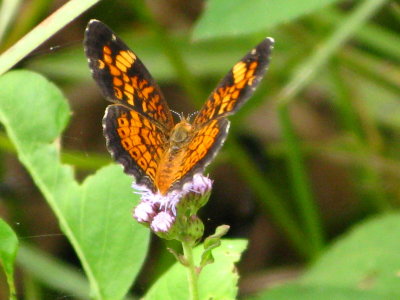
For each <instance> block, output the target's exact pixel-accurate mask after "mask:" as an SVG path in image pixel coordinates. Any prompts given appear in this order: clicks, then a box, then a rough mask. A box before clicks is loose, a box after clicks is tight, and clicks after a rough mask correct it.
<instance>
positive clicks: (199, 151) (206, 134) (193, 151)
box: [172, 118, 230, 189]
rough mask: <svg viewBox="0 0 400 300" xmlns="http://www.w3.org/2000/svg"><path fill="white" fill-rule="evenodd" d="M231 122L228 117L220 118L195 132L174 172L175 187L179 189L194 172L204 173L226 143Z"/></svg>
mask: <svg viewBox="0 0 400 300" xmlns="http://www.w3.org/2000/svg"><path fill="white" fill-rule="evenodd" d="M229 124H230V122H229V121H228V119H226V118H218V119H214V120H211V121H210V122H208V123H207V124H205V125H204V126H202V127H201V128H200V129H198V130H196V131H195V132H194V135H193V137H192V139H191V140H190V142H189V143H188V144H187V145H186V148H185V152H184V155H183V157H182V163H181V165H180V166H179V168H178V169H177V170H176V171H175V172H174V178H173V182H174V184H173V186H172V188H173V189H174V188H177V189H179V188H180V187H181V186H182V185H183V184H184V183H185V182H186V181H188V180H190V179H191V178H192V176H193V175H194V174H196V173H203V171H204V169H205V167H206V166H207V165H208V164H209V163H210V162H211V161H212V160H213V158H214V157H215V155H217V153H218V151H219V149H220V148H221V147H222V145H223V144H224V141H225V139H226V136H227V134H228V130H229Z"/></svg>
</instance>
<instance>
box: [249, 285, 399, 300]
mask: <svg viewBox="0 0 400 300" xmlns="http://www.w3.org/2000/svg"><path fill="white" fill-rule="evenodd" d="M251 299H252V300H287V299H296V300H317V299H325V300H390V299H392V298H387V297H385V295H383V294H379V293H375V292H371V291H363V290H359V289H353V288H345V287H334V286H318V285H315V286H314V285H310V286H309V285H301V284H290V285H286V286H282V287H278V288H274V289H272V290H271V291H267V292H266V293H264V294H262V295H260V296H258V297H254V298H251Z"/></svg>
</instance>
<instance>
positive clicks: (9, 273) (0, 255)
mask: <svg viewBox="0 0 400 300" xmlns="http://www.w3.org/2000/svg"><path fill="white" fill-rule="evenodd" d="M17 249H18V239H17V235H16V234H15V233H14V231H13V230H12V229H11V227H10V226H8V224H7V223H6V222H4V221H3V220H2V219H0V263H1V265H2V266H3V269H4V273H5V274H6V277H7V282H8V288H9V291H10V299H15V298H14V295H15V285H14V261H15V256H16V255H17Z"/></svg>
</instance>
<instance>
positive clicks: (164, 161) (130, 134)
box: [84, 20, 274, 195]
mask: <svg viewBox="0 0 400 300" xmlns="http://www.w3.org/2000/svg"><path fill="white" fill-rule="evenodd" d="M273 45H274V40H273V39H272V38H265V39H264V40H263V41H262V42H261V43H259V44H258V45H257V46H256V47H255V48H254V49H252V50H251V51H250V52H248V53H247V54H246V55H245V56H244V57H243V58H242V59H241V60H239V61H238V62H237V63H236V64H235V65H234V66H233V68H232V69H231V70H230V71H229V72H228V74H227V75H226V76H225V77H224V78H223V79H222V80H221V82H220V83H219V84H218V85H217V87H216V88H215V90H214V91H213V92H212V93H211V95H210V96H209V97H208V99H207V100H206V102H205V104H204V105H203V107H202V108H201V109H200V111H199V112H198V113H197V115H196V116H195V117H194V120H193V121H190V120H189V118H185V117H181V120H180V121H179V122H177V123H176V122H175V121H174V119H173V117H172V113H171V110H170V109H169V108H168V105H167V102H166V101H165V99H164V96H163V94H162V93H161V90H160V88H159V87H158V85H157V84H156V82H155V81H154V79H153V78H152V77H151V75H150V73H149V71H148V70H147V69H146V67H145V66H144V64H143V63H142V62H141V60H140V59H139V58H138V57H137V55H136V54H135V53H134V52H133V51H132V50H131V49H130V48H129V47H128V46H127V45H126V44H125V43H124V42H123V41H122V40H121V39H120V38H118V37H117V36H116V35H115V33H113V31H112V30H111V29H110V28H108V27H107V26H106V25H105V24H103V23H102V22H100V21H98V20H91V21H90V22H89V23H88V26H87V28H86V31H85V39H84V48H85V53H86V56H87V58H88V61H89V67H90V69H91V72H92V75H93V78H94V80H95V81H96V82H97V84H98V86H99V87H100V89H101V92H102V94H103V96H104V97H105V98H106V99H107V100H109V101H111V102H112V104H111V105H109V106H108V107H107V108H106V111H105V115H104V118H103V122H102V124H103V133H104V136H105V138H106V144H107V149H108V150H109V152H110V153H111V155H112V157H113V158H114V160H116V161H117V162H119V163H120V164H121V165H122V166H123V168H124V171H125V173H127V174H130V175H133V176H134V177H135V180H136V184H138V185H144V186H145V187H147V188H148V189H149V190H151V191H152V192H154V193H157V192H158V193H160V194H161V195H165V194H167V193H168V192H170V191H173V190H178V189H180V188H182V186H183V184H184V183H185V182H187V181H189V180H190V179H191V178H192V177H193V175H194V174H196V173H200V172H203V171H204V169H205V167H206V166H207V165H208V164H209V163H210V162H211V161H212V159H213V158H214V157H215V155H216V154H217V153H218V151H219V150H220V149H221V147H222V145H223V143H224V141H225V139H226V136H227V134H228V129H229V124H230V122H229V120H228V119H227V117H228V116H230V115H232V114H234V113H235V112H236V111H237V110H238V109H239V108H240V107H241V106H242V105H243V104H244V103H245V102H246V101H247V100H248V98H249V97H250V96H251V95H252V93H253V92H254V90H255V88H256V86H257V85H258V83H259V82H260V80H261V78H262V77H263V75H264V73H265V71H266V68H267V66H268V64H269V60H270V54H271V51H272V48H273Z"/></svg>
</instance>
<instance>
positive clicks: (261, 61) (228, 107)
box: [194, 38, 274, 125]
mask: <svg viewBox="0 0 400 300" xmlns="http://www.w3.org/2000/svg"><path fill="white" fill-rule="evenodd" d="M273 45H274V40H273V39H271V38H266V39H264V40H263V41H262V42H261V43H260V44H258V45H257V46H256V47H255V48H254V49H252V50H251V51H250V52H249V53H247V54H246V55H245V56H244V57H243V58H242V59H241V60H240V61H238V62H237V63H236V64H235V65H234V66H233V68H232V69H231V70H230V71H229V72H228V74H227V75H226V76H225V77H224V78H223V79H222V80H221V81H220V83H219V84H218V85H217V87H216V88H215V90H214V91H213V92H212V93H211V95H210V96H209V97H208V99H207V101H206V103H205V104H204V105H203V107H202V108H201V110H200V111H199V113H198V115H197V116H196V118H195V120H194V124H195V125H201V124H204V123H207V122H208V121H210V120H212V119H215V118H220V117H226V116H229V115H231V114H233V113H234V112H236V111H237V110H238V109H239V108H240V107H241V106H242V105H243V104H244V103H245V102H246V101H247V100H248V99H249V97H250V96H251V95H252V94H253V92H254V90H255V88H256V87H257V85H258V83H259V82H260V80H261V79H262V77H263V75H264V73H265V71H266V68H267V66H268V63H269V59H270V54H271V50H272V48H273Z"/></svg>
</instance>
